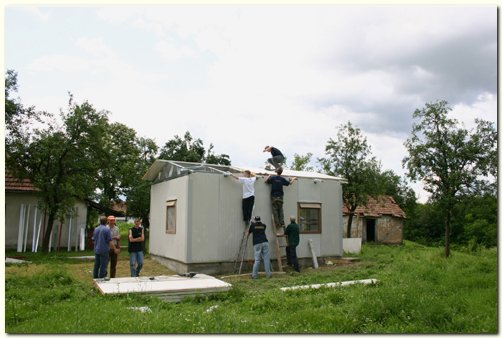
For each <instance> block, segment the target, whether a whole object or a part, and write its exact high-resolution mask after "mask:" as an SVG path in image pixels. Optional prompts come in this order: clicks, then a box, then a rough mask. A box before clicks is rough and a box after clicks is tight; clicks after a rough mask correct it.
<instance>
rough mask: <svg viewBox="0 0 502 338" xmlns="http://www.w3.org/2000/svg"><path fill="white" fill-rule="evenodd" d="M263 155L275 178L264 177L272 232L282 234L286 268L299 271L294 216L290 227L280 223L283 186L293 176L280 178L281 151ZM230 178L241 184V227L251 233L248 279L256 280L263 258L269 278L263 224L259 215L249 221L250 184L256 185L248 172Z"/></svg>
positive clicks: (253, 191) (251, 207)
mask: <svg viewBox="0 0 502 338" xmlns="http://www.w3.org/2000/svg"><path fill="white" fill-rule="evenodd" d="M263 152H270V153H271V155H272V157H271V158H269V159H268V160H267V162H268V163H269V164H271V165H272V166H274V167H275V173H276V175H267V176H266V177H265V183H266V184H270V186H271V191H270V197H271V203H272V216H273V220H274V224H275V226H276V231H277V235H278V236H282V235H286V236H287V241H288V245H287V247H286V259H287V264H288V265H289V266H293V268H294V269H295V271H297V272H300V267H299V264H298V258H297V256H296V247H297V246H298V243H299V241H300V231H299V226H298V224H296V217H294V216H291V217H290V224H289V225H288V226H287V228H286V227H285V222H284V211H283V204H284V190H283V187H284V186H289V185H290V184H292V183H293V182H294V181H295V180H296V177H293V178H290V179H285V178H284V177H282V176H281V175H282V172H283V169H282V164H283V162H284V155H283V154H282V152H281V151H280V150H279V149H277V148H275V147H272V146H266V147H265V148H264V149H263ZM231 176H232V177H234V178H235V179H237V180H239V181H240V182H241V183H242V214H243V219H244V224H245V226H246V227H247V226H249V229H248V233H247V236H248V237H249V236H250V235H251V234H252V236H253V249H254V258H255V261H254V265H253V272H252V275H251V277H252V278H254V279H255V278H258V270H259V267H260V262H261V259H263V262H264V265H265V275H266V276H267V278H268V277H270V276H271V272H270V251H269V245H268V240H267V236H266V234H265V229H266V227H267V226H266V225H265V224H264V223H262V222H261V218H260V216H256V217H255V218H254V222H253V223H250V222H251V214H252V212H253V206H254V200H255V196H254V195H255V190H254V184H255V182H256V176H255V174H253V173H251V172H250V171H249V170H245V171H244V176H243V177H239V176H236V175H234V174H231Z"/></svg>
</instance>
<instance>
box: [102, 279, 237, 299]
mask: <svg viewBox="0 0 502 338" xmlns="http://www.w3.org/2000/svg"><path fill="white" fill-rule="evenodd" d="M151 278H153V279H151ZM94 282H95V283H96V285H97V287H98V288H99V290H100V291H101V293H103V294H123V293H162V294H164V295H165V294H171V293H172V294H198V293H201V294H203V293H211V292H220V291H228V290H229V289H230V288H231V287H232V285H231V284H229V283H226V282H223V281H221V280H219V279H216V278H214V277H212V276H208V275H204V274H197V275H195V276H194V277H192V278H188V277H182V276H177V275H173V276H155V277H124V278H112V279H110V280H104V279H95V280H94Z"/></svg>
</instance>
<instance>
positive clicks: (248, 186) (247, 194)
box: [230, 170, 256, 227]
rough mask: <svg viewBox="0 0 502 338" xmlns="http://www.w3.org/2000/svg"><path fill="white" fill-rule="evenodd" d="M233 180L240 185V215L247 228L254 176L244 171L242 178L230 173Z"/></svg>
mask: <svg viewBox="0 0 502 338" xmlns="http://www.w3.org/2000/svg"><path fill="white" fill-rule="evenodd" d="M230 175H232V177H233V178H235V179H236V180H238V181H239V182H240V183H242V215H243V219H244V224H245V226H246V227H247V226H249V222H250V221H251V213H252V212H253V206H254V183H255V182H256V175H255V174H253V173H251V172H250V171H249V170H244V177H239V176H236V175H234V174H232V173H230Z"/></svg>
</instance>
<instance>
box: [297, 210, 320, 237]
mask: <svg viewBox="0 0 502 338" xmlns="http://www.w3.org/2000/svg"><path fill="white" fill-rule="evenodd" d="M298 215H299V217H298V224H299V225H300V232H301V233H321V203H298Z"/></svg>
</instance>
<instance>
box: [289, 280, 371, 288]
mask: <svg viewBox="0 0 502 338" xmlns="http://www.w3.org/2000/svg"><path fill="white" fill-rule="evenodd" d="M377 282H378V280H377V279H360V280H351V281H346V282H336V283H325V284H311V285H298V286H290V287H284V288H281V290H282V291H292V290H303V289H319V288H321V287H329V288H336V287H339V286H348V285H354V284H376V283H377Z"/></svg>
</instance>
